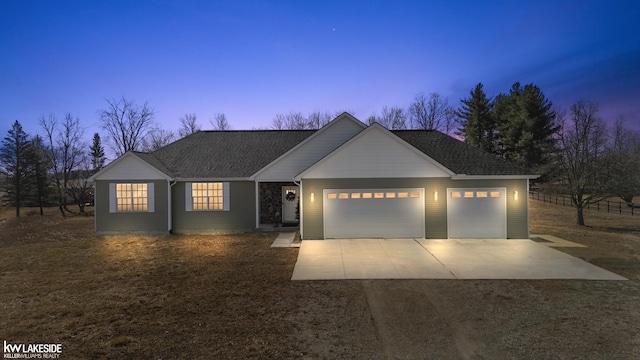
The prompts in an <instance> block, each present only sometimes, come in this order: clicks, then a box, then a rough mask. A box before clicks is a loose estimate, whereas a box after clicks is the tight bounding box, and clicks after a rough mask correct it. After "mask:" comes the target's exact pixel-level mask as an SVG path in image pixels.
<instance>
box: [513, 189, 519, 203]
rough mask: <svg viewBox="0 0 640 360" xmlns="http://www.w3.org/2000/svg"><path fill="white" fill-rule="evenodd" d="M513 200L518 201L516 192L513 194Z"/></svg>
mask: <svg viewBox="0 0 640 360" xmlns="http://www.w3.org/2000/svg"><path fill="white" fill-rule="evenodd" d="M513 200H515V201H518V192H517V191H514V192H513Z"/></svg>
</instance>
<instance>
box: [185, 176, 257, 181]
mask: <svg viewBox="0 0 640 360" xmlns="http://www.w3.org/2000/svg"><path fill="white" fill-rule="evenodd" d="M175 181H178V182H215V181H253V180H252V179H250V178H248V177H184V178H182V177H178V178H175Z"/></svg>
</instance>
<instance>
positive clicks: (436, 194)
mask: <svg viewBox="0 0 640 360" xmlns="http://www.w3.org/2000/svg"><path fill="white" fill-rule="evenodd" d="M433 200H434V201H438V192H437V191H434V192H433Z"/></svg>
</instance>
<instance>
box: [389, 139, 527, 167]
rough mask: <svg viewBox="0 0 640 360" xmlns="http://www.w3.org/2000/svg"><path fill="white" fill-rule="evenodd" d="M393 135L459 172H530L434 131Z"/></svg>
mask: <svg viewBox="0 0 640 360" xmlns="http://www.w3.org/2000/svg"><path fill="white" fill-rule="evenodd" d="M392 133H393V134H395V135H397V136H398V137H399V138H401V139H402V140H404V141H406V142H407V143H409V144H410V145H411V146H413V147H415V148H416V149H418V150H420V151H422V152H423V153H425V154H426V155H428V156H429V157H430V158H432V159H433V160H435V161H437V162H439V163H440V164H442V165H443V166H444V167H446V168H447V169H449V170H451V171H453V172H454V173H456V174H458V175H460V174H465V175H530V174H531V172H530V171H528V170H526V169H523V168H521V167H519V166H516V165H514V164H513V163H511V162H509V161H506V160H504V159H501V158H499V157H497V156H494V155H492V154H488V153H486V152H484V151H482V150H480V149H478V148H475V147H473V146H470V145H468V144H465V143H464V142H462V141H460V140H457V139H454V138H452V137H451V136H448V135H445V134H443V133H441V132H439V131H435V130H393V131H392Z"/></svg>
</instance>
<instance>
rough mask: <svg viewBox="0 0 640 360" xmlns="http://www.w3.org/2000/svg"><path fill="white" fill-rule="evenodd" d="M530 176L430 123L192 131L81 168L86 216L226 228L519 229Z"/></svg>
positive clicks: (383, 234)
mask: <svg viewBox="0 0 640 360" xmlns="http://www.w3.org/2000/svg"><path fill="white" fill-rule="evenodd" d="M536 177H537V176H536V175H532V174H530V173H529V172H528V171H527V170H525V169H522V168H519V167H517V166H515V165H513V164H511V163H509V162H507V161H505V160H503V159H500V158H497V157H495V156H493V155H490V154H487V153H484V152H482V151H481V150H479V149H476V148H474V147H471V146H469V145H467V144H465V143H463V142H461V141H459V140H456V139H454V138H452V137H450V136H447V135H445V134H443V133H440V132H438V131H433V130H428V131H425V130H393V131H389V130H387V129H385V128H384V127H383V126H381V125H379V124H373V125H370V126H366V125H365V124H363V123H362V122H360V121H358V120H357V119H356V118H354V117H353V116H351V115H350V114H348V113H343V114H341V115H340V116H338V117H337V118H335V119H334V120H333V121H331V122H330V123H329V124H327V125H326V126H324V127H323V128H321V129H319V130H251V131H244V130H241V131H200V132H197V133H195V134H192V135H189V136H187V137H185V138H183V139H180V140H178V141H176V142H174V143H172V144H169V145H167V146H165V147H163V148H161V149H159V150H156V151H154V152H150V153H142V152H127V153H126V154H124V155H122V156H121V157H119V158H118V159H116V160H114V161H113V162H112V163H111V164H109V165H108V166H107V167H105V168H104V169H102V170H101V171H100V172H98V173H97V174H95V175H94V176H92V177H91V179H90V180H91V181H93V182H94V184H95V228H96V232H97V234H99V235H107V234H115V233H165V234H166V233H170V232H173V233H225V232H242V231H252V230H256V229H261V228H264V227H269V226H273V225H274V224H277V225H281V224H294V225H295V224H296V223H298V224H299V227H300V234H301V238H302V239H303V240H304V239H331V238H434V239H446V238H452V239H456V238H499V239H525V238H529V202H528V190H529V180H530V179H535V178H536Z"/></svg>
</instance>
